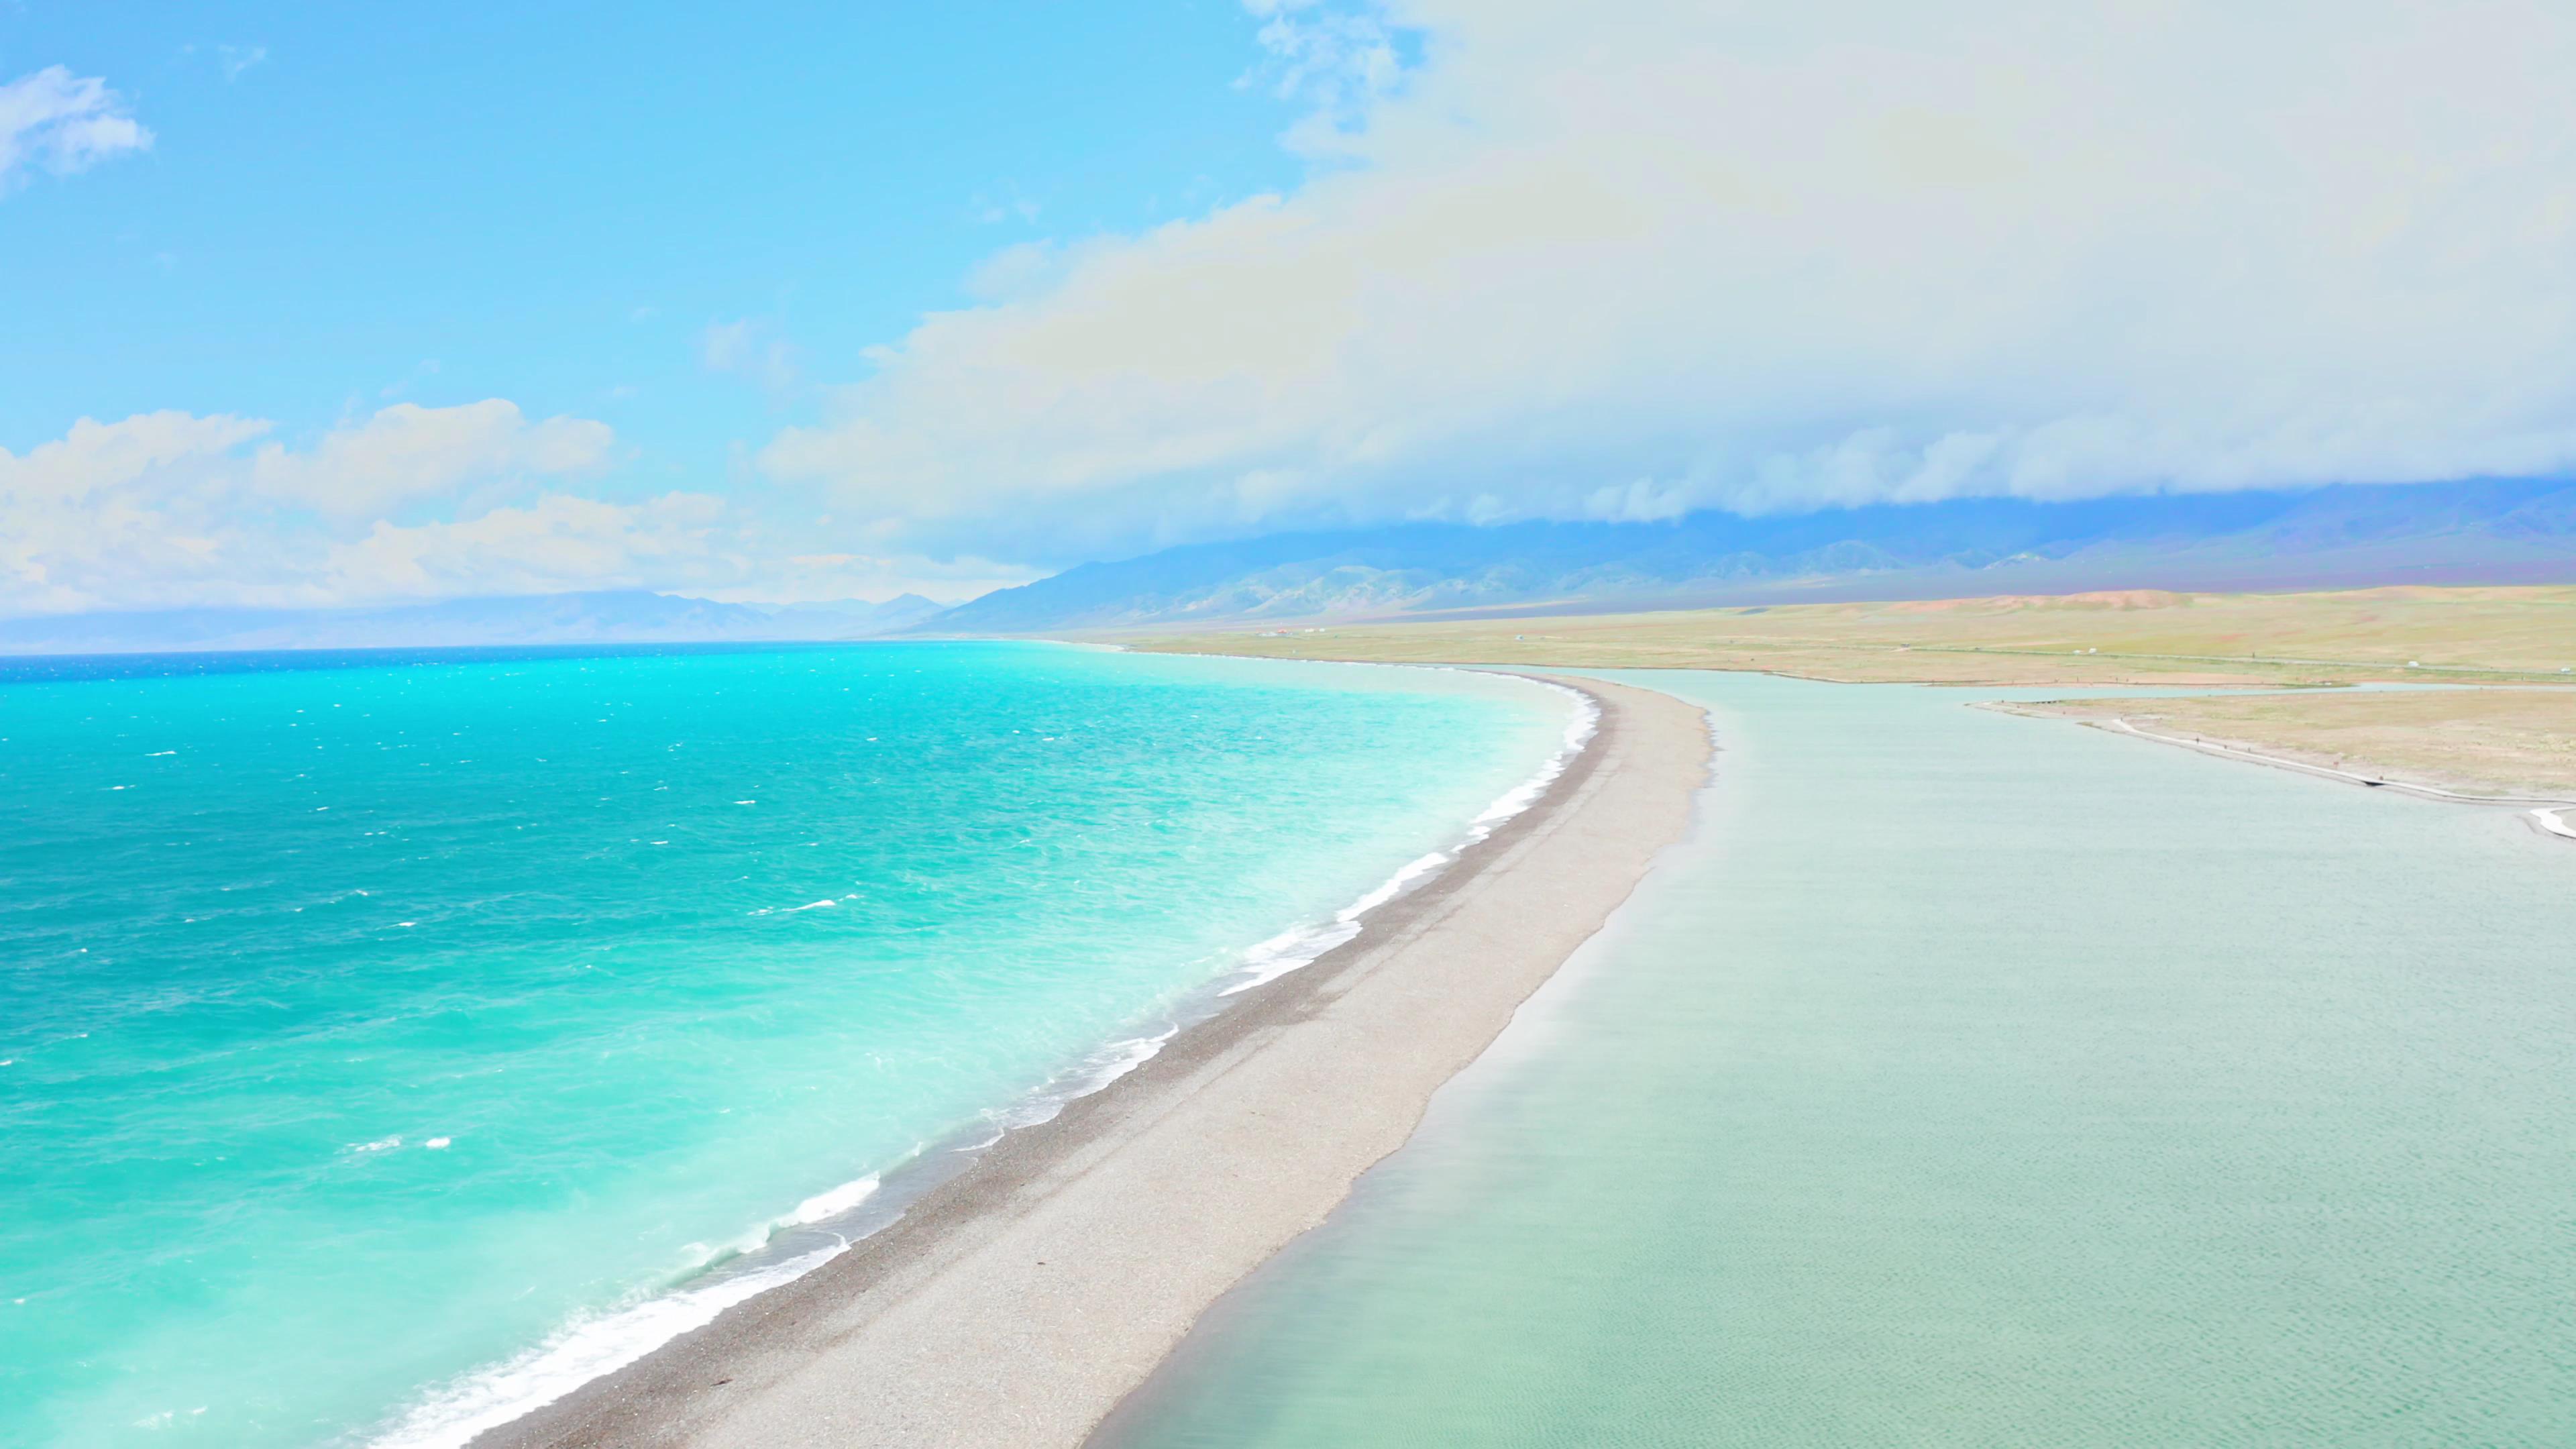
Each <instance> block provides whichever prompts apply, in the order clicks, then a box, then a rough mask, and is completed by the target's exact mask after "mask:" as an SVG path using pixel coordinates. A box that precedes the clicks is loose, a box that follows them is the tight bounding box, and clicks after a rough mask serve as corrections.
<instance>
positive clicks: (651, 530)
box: [0, 398, 1028, 615]
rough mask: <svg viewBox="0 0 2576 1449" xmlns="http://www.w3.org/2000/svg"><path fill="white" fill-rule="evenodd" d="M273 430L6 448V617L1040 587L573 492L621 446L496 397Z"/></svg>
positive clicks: (683, 508) (817, 530)
mask: <svg viewBox="0 0 2576 1449" xmlns="http://www.w3.org/2000/svg"><path fill="white" fill-rule="evenodd" d="M275 431H276V430H275V428H274V426H273V425H272V424H270V423H268V422H265V421H262V420H260V419H256V418H239V417H229V416H214V417H199V416H193V415H191V414H188V413H182V412H159V413H146V414H139V415H137V416H134V417H130V418H126V419H124V420H122V421H119V422H111V423H103V422H97V421H94V420H91V419H86V418H84V419H82V420H81V421H79V422H77V423H75V424H73V425H72V427H71V429H70V430H69V431H68V432H66V433H65V434H64V435H63V436H62V437H60V438H57V439H54V440H52V441H50V442H47V443H43V444H40V445H38V446H36V447H34V448H31V449H29V450H28V451H27V452H25V453H24V454H15V453H11V452H10V451H8V450H7V449H5V448H0V615H9V614H28V613H53V612H64V611H71V610H81V609H95V608H146V607H186V606H197V605H209V604H228V605H255V606H256V605H272V606H284V605H298V606H301V605H331V604H348V603H368V602H377V601H384V600H395V599H422V598H445V597H457V596H465V595H476V594H513V593H550V592H556V591H560V590H567V589H594V588H671V589H685V590H689V591H693V592H699V593H721V594H723V595H724V596H726V597H731V598H750V599H817V598H851V597H869V598H883V597H891V596H892V595H894V594H897V593H902V592H905V591H907V590H911V589H922V590H924V591H927V592H931V593H933V594H934V595H936V596H938V597H942V598H952V599H953V598H957V597H962V596H964V595H966V594H968V593H972V592H980V591H981V589H982V588H986V587H992V586H994V585H995V584H998V583H1018V582H1023V581H1025V579H1026V578H1027V577H1028V574H1027V572H1026V571H1025V570H1017V569H1013V568H1011V567H1009V566H1006V565H996V564H991V563H988V562H985V561H983V560H980V559H972V558H966V559H957V558H950V559H930V558H925V557H922V556H920V555H918V554H905V553H901V552H892V551H879V552H876V553H871V554H868V555H865V556H862V555H859V554H842V555H833V554H825V553H822V552H820V551H819V550H818V545H820V544H822V543H824V542H825V541H826V540H828V539H829V538H831V537H832V536H833V535H832V534H831V532H830V531H829V530H828V529H826V528H824V527H822V523H823V521H822V520H816V519H812V518H811V517H810V516H808V517H806V518H804V519H802V520H800V523H801V526H797V527H787V526H784V525H782V524H778V523H775V522H774V521H769V520H764V519H763V518H762V517H760V516H758V515H757V514H755V513H750V512H746V511H745V510H744V509H742V508H741V507H740V506H739V505H737V504H734V503H730V502H728V501H727V500H724V499H720V498H715V497H711V496H708V495H704V494H696V493H687V492H673V493H665V494H662V495H659V496H655V497H646V498H640V499H615V498H604V497H596V496H590V495H589V494H587V493H584V492H581V491H576V490H578V489H579V488H580V487H582V486H583V485H588V484H594V483H595V484H603V485H604V484H606V483H608V482H610V481H612V480H611V479H610V478H609V477H608V476H606V472H607V470H610V469H611V466H612V464H613V461H614V458H613V455H614V454H615V452H616V439H615V437H614V435H613V434H612V433H611V431H610V430H609V428H608V426H607V425H606V424H604V423H599V422H595V421H592V420H589V419H586V418H572V417H557V418H547V419H543V420H531V419H529V418H527V417H526V416H525V415H524V414H523V413H522V412H521V411H520V409H519V408H518V407H517V406H516V405H515V404H512V403H510V402H507V401H505V400H502V399H498V398H494V399H487V400H485V401H483V402H478V403H468V404H465V405H463V406H459V407H448V408H424V407H418V406H415V405H413V404H409V403H400V404H396V405H394V406H392V407H388V408H385V409H383V410H382V411H380V412H377V413H376V414H374V415H373V416H372V417H368V418H365V419H362V420H353V421H351V422H349V423H346V424H344V425H342V426H340V427H338V428H334V429H332V430H330V431H329V432H326V433H324V434H323V435H321V436H320V437H319V438H316V439H314V440H312V441H311V442H310V443H309V444H306V445H303V446H290V445H288V444H287V443H284V442H280V441H276V440H274V439H273V438H272V436H271V435H272V434H273V433H274V432H275ZM777 501H778V502H780V503H791V502H794V501H795V500H793V499H792V497H790V498H783V499H781V500H777Z"/></svg>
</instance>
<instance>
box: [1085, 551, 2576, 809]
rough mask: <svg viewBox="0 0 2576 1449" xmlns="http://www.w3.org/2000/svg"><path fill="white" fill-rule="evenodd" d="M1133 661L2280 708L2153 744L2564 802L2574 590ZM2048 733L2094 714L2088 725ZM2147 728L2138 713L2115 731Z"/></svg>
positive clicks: (1473, 639) (1352, 642) (1217, 645)
mask: <svg viewBox="0 0 2576 1449" xmlns="http://www.w3.org/2000/svg"><path fill="white" fill-rule="evenodd" d="M1096 637H1103V638H1110V639H1115V640H1116V641H1117V642H1120V643H1123V644H1126V645H1127V646H1128V647H1130V648H1135V649H1145V650H1158V651H1166V652H1179V653H1222V654H1246V655H1260V656H1267V657H1276V658H1293V659H1364V660H1383V661H1418V662H1433V661H1446V662H1474V663H1501V664H1521V665H1540V666H1554V667H1560V668H1616V669H1728V670H1757V671H1761V672H1764V673H1771V674H1782V675H1791V676H1796V677H1798V678H1804V679H1821V680H1832V681H1838V682H1844V683H1913V684H1946V685H1986V686H1994V685H2025V686H2039V687H2052V686H2073V685H2150V686H2159V687H2168V688H2178V689H2208V688H2217V689H2245V688H2261V689H2283V688H2294V689H2298V690H2300V691H2301V692H2299V693H2297V694H2293V695H2284V696H2268V697H2262V698H2256V697H2251V696H2237V697H2228V696H2220V697H2214V698H2198V699H2190V700H2170V701H2163V700H2160V701H2157V702H2156V705H2155V708H2154V711H2153V713H2154V714H2155V715H2156V716H2157V717H2159V718H2160V719H2162V720H2163V721H2164V724H2165V726H2166V729H2167V731H2168V732H2176V733H2184V734H2199V735H2204V736H2207V737H2209V738H2212V739H2221V740H2225V741H2227V742H2230V743H2233V744H2237V745H2241V746H2244V747H2247V748H2251V749H2255V750H2258V751H2264V752H2269V753H2277V754H2281V755H2284V756H2287V757H2292V758H2299V759H2304V760H2311V761H2315V762H2319V763H2332V762H2333V761H2336V760H2341V761H2343V762H2344V763H2345V764H2346V765H2347V766H2349V767H2354V768H2360V769H2364V770H2368V771H2373V772H2376V773H2380V774H2383V775H2386V776H2388V777H2390V778H2393V779H2404V780H2414V781H2418V782H2421V783H2426V784H2434V785H2441V786H2444V787H2445V788H2454V789H2459V788H2466V789H2470V790H2475V791H2524V790H2547V791H2576V691H2571V690H2569V689H2565V688H2519V689H2512V688H2506V689H2499V688H2481V689H2468V690H2445V691H2437V692H2427V693H2424V694H2414V693H2407V694H2386V693H2356V692H2352V691H2348V690H2343V689H2338V688H2334V687H2333V686H2338V685H2349V684H2364V683H2382V682H2404V683H2419V684H2420V683H2446V684H2474V685H2523V686H2534V685H2539V686H2549V685H2571V684H2576V672H2570V671H2571V670H2576V588H2567V587H2522V588H2507V587H2495V588H2429V587H2397V588H2380V589H2351V590H2338V591H2333V592H2318V593H2298V594H2194V593H2169V592H2164V591H2161V590H2150V589H2134V590H2121V591H2114V592H2102V593H2089V594H2069V595H2061V596H2029V595H2011V596H2003V597H1996V598H1982V599H1941V600H1914V601H1905V602H1896V603H1869V604H1793V605H1785V606H1775V607H1771V608H1732V609H1694V610H1675V611H1671V612H1665V613H1649V614H1567V615H1557V616H1550V617H1523V618H1499V617H1484V618H1446V619H1436V620H1423V621H1388V622H1377V623H1346V624H1332V625H1325V626H1320V627H1310V626H1296V627H1294V628H1292V629H1289V630H1285V631H1283V630H1281V629H1280V628H1278V627H1277V626H1269V627H1260V626H1254V627H1246V628H1235V629H1227V630H1223V631H1208V632H1203V633H1195V634H1175V633H1142V632H1137V633H1126V634H1109V635H1101V636H1096ZM2062 712H2065V713H2070V714H2079V715H2101V714H2105V713H2110V712H2113V711H2109V710H2106V709H2104V708H2102V707H2096V706H2083V705H2070V706H2067V707H2065V708H2064V710H2063V711H2062ZM2117 712H2120V713H2126V714H2127V715H2128V716H2129V717H2130V718H2132V719H2135V720H2137V721H2138V722H2139V723H2140V725H2141V727H2149V728H2152V726H2149V725H2147V723H2146V714H2147V712H2146V711H2143V710H2141V709H2139V708H2138V707H2136V706H2135V705H2123V706H2121V707H2120V709H2119V710H2118V711H2117Z"/></svg>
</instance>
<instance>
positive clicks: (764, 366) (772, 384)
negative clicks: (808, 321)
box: [698, 317, 798, 398]
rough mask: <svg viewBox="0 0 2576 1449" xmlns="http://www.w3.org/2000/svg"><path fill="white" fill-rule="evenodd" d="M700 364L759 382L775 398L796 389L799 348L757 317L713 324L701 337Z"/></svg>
mask: <svg viewBox="0 0 2576 1449" xmlns="http://www.w3.org/2000/svg"><path fill="white" fill-rule="evenodd" d="M698 361H699V362H700V363H702V364H704V365H705V367H706V369H707V371H709V372H724V373H732V374H734V375H736V376H738V377H747V378H750V379H751V380H752V381H754V382H756V383H759V384H760V385H761V387H762V388H763V389H764V390H766V391H767V392H768V393H769V394H770V396H771V397H773V398H783V397H785V396H786V395H788V394H789V393H791V392H793V391H794V390H795V388H796V383H797V380H798V370H797V365H796V348H795V347H794V345H793V344H791V343H789V342H788V341H787V339H785V338H783V337H780V336H778V335H777V329H776V327H775V326H774V325H772V324H771V323H768V322H765V321H763V320H761V319H759V318H756V317H744V318H741V319H739V320H736V321H732V322H710V323H708V324H707V328H706V330H705V331H704V332H701V333H699V334H698Z"/></svg>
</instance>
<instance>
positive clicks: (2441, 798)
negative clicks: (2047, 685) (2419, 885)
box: [1978, 703, 2576, 840]
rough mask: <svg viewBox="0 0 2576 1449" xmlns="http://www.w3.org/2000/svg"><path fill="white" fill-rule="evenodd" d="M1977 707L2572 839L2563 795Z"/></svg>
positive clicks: (2110, 722) (2575, 836)
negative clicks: (2459, 783) (2480, 789)
mask: <svg viewBox="0 0 2576 1449" xmlns="http://www.w3.org/2000/svg"><path fill="white" fill-rule="evenodd" d="M1978 707H1979V708H1985V709H1992V710H1994V711H1996V712H1997V713H2000V714H2012V715H2019V716H2021V717H2022V718H2024V719H2064V720H2069V721H2071V722H2073V723H2075V724H2078V725H2082V726H2084V727H2085V728H2087V729H2097V730H2100V731H2102V732H2103V733H2105V734H2115V735H2126V736H2128V737H2129V738H2131V739H2138V740H2146V741H2149V742H2150V743H2153V744H2159V745H2170V746H2172V747H2174V748H2176V749H2183V750H2189V751H2191V752H2193V753H2194V754H2201V755H2208V756H2211V757H2212V758H2215V759H2221V760H2233V761H2236V762H2238V763H2240V764H2248V765H2260V766H2263V767H2265V768H2268V769H2274V770H2286V771H2288V772H2290V773H2291V774H2294V775H2307V776H2310V777H2312V778H2315V779H2320V780H2332V781H2335V782H2337V783H2339V784H2346V785H2359V786H2361V787H2363V788H2364V789H2370V790H2386V791H2389V792H2391V793H2393V794H2398V795H2406V796H2410V797H2412V798H2414V799H2418V800H2426V801H2430V802H2432V803H2434V804H2438V805H2470V806H2483V807H2486V808H2488V809H2498V810H2515V811H2519V812H2521V813H2522V815H2523V816H2524V818H2525V819H2527V820H2528V821H2530V822H2531V827H2532V829H2533V830H2535V831H2537V832H2539V833H2540V834H2542V835H2546V836H2556V837H2558V838H2560V839H2565V840H2576V824H2571V823H2570V822H2569V821H2568V819H2567V816H2568V814H2569V813H2570V812H2576V800H2570V799H2569V798H2568V797H2566V796H2563V795H2544V794H2517V795H2482V794H2473V793H2470V792H2468V791H2462V790H2450V789H2445V788H2443V787H2442V786H2439V785H2433V784H2428V783H2425V782H2424V781H2421V780H2409V779H2404V778H2400V777H2393V776H2389V775H2386V774H2379V775H2366V774H2363V773H2361V772H2360V771H2357V770H2346V769H2342V768H2340V767H2338V766H2335V765H2325V764H2319V763H2317V762H2316V761H2314V760H2302V759H2298V758H2296V757H2294V756H2290V755H2277V754H2271V753H2268V752H2266V751H2263V750H2258V749H2255V748H2253V747H2252V746H2250V745H2247V744H2245V743H2243V742H2240V741H2234V740H2213V739H2207V738H2204V737H2200V736H2185V735H2176V734H2164V733H2160V732H2158V731H2155V730H2147V729H2140V728H2139V727H2138V726H2137V725H2135V724H2133V723H2131V722H2130V721H2129V720H2128V718H2127V717H2126V716H2122V715H2112V716H2109V717H2107V718H2086V717H2083V716H2078V715H2060V714H2051V713H2041V712H2037V711H2033V710H2028V709H2022V708H2016V707H2015V706H2013V705H2012V704H2008V703H2007V704H1981V705H1979V706H1978Z"/></svg>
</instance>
